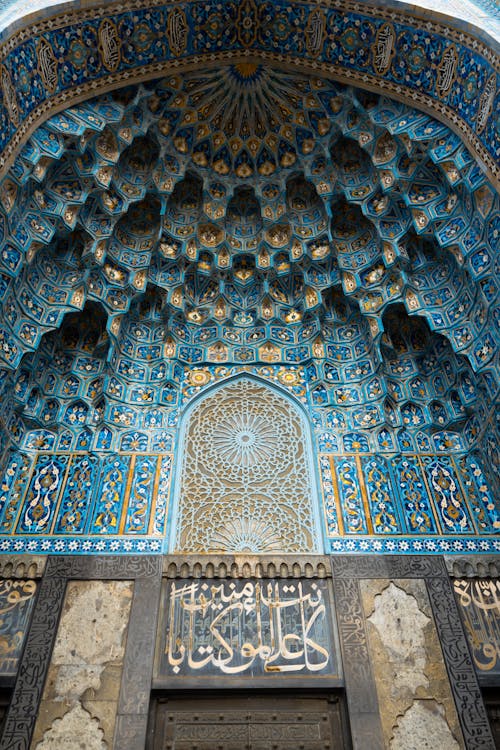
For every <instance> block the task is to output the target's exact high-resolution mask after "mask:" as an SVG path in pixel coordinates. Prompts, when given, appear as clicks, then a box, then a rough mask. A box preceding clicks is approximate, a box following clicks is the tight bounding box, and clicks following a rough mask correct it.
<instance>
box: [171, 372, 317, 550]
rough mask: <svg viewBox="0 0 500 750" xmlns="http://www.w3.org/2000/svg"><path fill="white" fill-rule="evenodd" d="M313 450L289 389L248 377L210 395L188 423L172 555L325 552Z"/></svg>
mask: <svg viewBox="0 0 500 750" xmlns="http://www.w3.org/2000/svg"><path fill="white" fill-rule="evenodd" d="M311 445H312V443H311V432H310V426H309V423H308V419H307V416H306V413H305V410H304V409H303V407H302V406H301V405H300V404H299V403H298V402H297V401H295V400H294V399H292V398H291V397H290V395H289V394H288V393H286V392H285V391H283V390H282V389H280V388H277V387H275V386H273V385H271V384H269V383H268V382H266V381H265V380H262V379H260V378H256V377H254V376H251V375H247V374H241V375H237V376H235V377H233V378H229V379H227V380H224V381H223V382H222V383H218V384H216V385H214V386H212V387H210V388H208V389H206V390H205V391H204V392H203V393H202V394H200V396H199V397H198V398H196V399H195V400H193V401H192V402H191V403H190V404H189V406H188V407H187V409H186V411H185V413H184V415H183V417H182V422H181V429H180V439H179V451H178V466H177V481H176V483H175V484H176V493H175V497H174V504H173V507H174V511H173V518H172V524H171V533H170V546H171V549H172V551H176V552H190V553H198V554H200V553H214V552H219V553H226V552H233V553H235V552H236V553H238V552H241V553H253V554H258V553H276V552H281V553H285V552H290V553H294V552H298V553H305V552H317V551H319V549H320V547H321V544H320V533H319V528H320V526H319V523H318V507H319V506H318V501H317V484H316V475H315V470H314V465H313V460H312V448H311Z"/></svg>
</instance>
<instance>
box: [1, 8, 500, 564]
mask: <svg viewBox="0 0 500 750" xmlns="http://www.w3.org/2000/svg"><path fill="white" fill-rule="evenodd" d="M195 5H196V4H195V3H193V4H192V5H191V6H190V7H189V8H188V7H187V6H186V7H184V6H181V5H178V6H175V7H174V8H170V9H168V10H167V11H165V9H164V8H163V6H159V5H158V6H157V7H156V8H155V10H154V11H148V12H149V15H147V17H146V16H145V15H144V14H143V9H141V11H138V12H137V15H134V17H132V16H131V15H130V14H126V15H125V16H123V17H122V16H120V18H119V19H114V20H113V19H110V18H106V17H104V16H105V14H104V11H103V12H102V13H101V12H100V13H97V14H94V17H92V18H91V17H90V16H88V15H87V16H85V17H82V18H83V21H84V24H83V25H81V26H80V27H79V33H78V35H76V34H74V33H72V32H69V31H68V28H69V27H68V24H71V23H72V21H71V17H70V16H67V17H64V18H62V17H61V18H60V19H59V21H58V22H57V23H56V24H54V25H52V26H50V25H47V24H46V25H45V26H44V25H43V23H41V24H40V25H39V27H36V28H35V29H34V34H33V36H32V39H31V40H30V45H31V46H29V45H28V47H27V46H26V44H27V43H26V40H24V39H23V38H21V36H18V37H15V38H13V39H12V40H11V42H9V45H8V50H6V52H7V57H6V58H5V60H4V64H3V67H2V78H1V81H2V92H3V105H2V107H3V109H2V108H1V107H0V119H1V118H3V120H2V124H3V129H2V136H1V137H2V138H3V139H4V140H3V141H2V148H5V154H6V156H8V153H9V148H10V146H9V143H8V141H10V144H15V143H16V138H18V137H19V138H21V137H23V138H24V135H23V128H25V127H26V126H27V124H28V123H30V122H32V123H34V122H35V121H36V118H37V117H39V111H38V110H37V107H39V105H40V103H41V102H46V103H47V107H46V108H45V110H44V113H45V114H44V122H43V124H42V125H41V126H40V127H38V129H35V130H34V132H32V133H31V134H30V135H29V137H27V138H24V140H25V143H24V146H23V147H22V149H21V150H20V152H19V154H18V155H17V157H16V158H15V160H14V161H12V160H11V161H10V162H9V164H10V167H9V169H8V172H7V173H6V176H5V178H4V180H3V183H2V185H1V194H0V395H1V404H0V418H1V419H2V425H3V429H2V445H1V452H2V454H3V458H2V473H3V480H2V484H1V492H2V494H1V496H0V533H1V534H2V539H1V541H0V549H2V550H19V551H23V550H25V551H32V552H76V553H79V552H81V553H85V552H113V551H114V552H155V551H161V550H164V551H165V550H166V549H167V548H168V543H167V542H166V539H167V538H168V535H169V534H168V533H167V532H168V531H169V530H168V523H169V521H168V519H169V495H170V482H171V473H172V471H173V470H174V469H178V466H179V462H180V460H181V456H180V452H181V442H180V429H181V427H182V422H181V416H182V414H183V413H184V410H185V408H186V407H187V406H188V404H189V403H190V402H191V400H192V399H194V398H195V397H197V396H199V395H200V394H203V393H205V391H206V390H207V389H208V388H209V387H210V386H212V385H214V384H219V383H223V382H224V381H225V380H226V379H227V378H229V377H231V376H234V375H239V374H242V373H246V375H247V376H248V377H252V376H253V377H256V378H259V379H260V380H261V381H265V382H267V383H268V384H270V385H272V386H274V387H276V388H277V389H278V390H281V391H282V392H283V391H284V392H287V393H288V395H289V396H290V397H292V398H293V399H296V400H297V401H298V402H300V403H301V404H302V407H303V409H304V410H305V412H306V413H307V416H308V421H309V424H310V426H311V430H312V436H313V446H312V447H313V453H314V454H315V455H316V457H317V461H318V471H319V475H320V483H321V496H322V503H323V510H324V514H323V515H324V529H323V531H324V537H325V540H326V541H325V544H326V547H327V549H329V550H331V551H333V552H335V551H339V552H342V551H344V552H346V551H347V552H349V551H380V552H412V553H413V552H419V551H425V552H431V553H432V552H453V551H457V552H463V551H470V552H474V551H494V550H495V549H497V548H498V547H499V546H500V542H498V541H496V540H495V538H494V536H495V535H498V530H499V528H500V516H499V506H498V503H499V501H500V499H499V497H498V489H499V487H500V456H499V447H498V446H499V444H500V421H499V419H500V417H499V414H498V398H499V386H500V377H499V374H500V370H499V341H500V334H499V321H500V314H499V311H500V306H499V290H498V267H499V266H498V263H499V257H498V252H499V235H500V212H499V199H498V195H497V194H496V193H495V190H494V188H493V186H492V184H491V183H490V182H489V181H488V179H487V177H486V175H485V173H484V172H483V171H482V169H480V167H479V165H478V163H477V161H476V160H475V158H474V157H473V156H472V155H471V152H470V151H469V150H468V149H467V147H466V146H465V144H464V141H463V140H461V139H460V137H459V136H458V135H457V134H456V133H455V132H452V130H450V129H449V127H448V126H447V125H444V124H443V123H442V122H439V121H438V120H437V119H435V118H434V117H432V116H430V115H428V114H424V113H423V112H422V111H419V110H417V109H415V108H413V107H411V106H409V105H408V104H403V103H399V102H396V101H395V100H394V99H389V98H387V97H386V96H385V95H382V94H380V92H379V93H367V92H366V91H362V90H361V89H356V88H352V87H350V86H347V85H345V84H343V83H339V82H333V81H332V80H331V79H329V78H328V77H326V76H325V71H324V70H322V68H321V65H322V64H323V63H324V64H325V65H326V64H327V63H326V62H325V59H326V58H325V59H324V58H323V56H327V55H330V58H329V62H328V65H330V64H332V59H331V55H332V54H333V55H335V56H336V58H335V60H336V64H338V65H339V66H340V67H339V68H338V70H341V69H342V70H343V71H344V72H343V73H342V74H341V77H342V76H344V78H345V76H346V73H345V71H346V70H350V71H351V72H352V76H351V77H350V79H349V80H350V81H351V82H354V81H356V80H357V79H356V75H357V73H356V75H355V74H354V68H355V67H356V66H361V67H362V68H363V70H364V73H363V75H365V79H364V81H365V83H366V82H369V81H370V80H371V79H370V76H371V75H374V73H373V71H375V72H376V73H377V75H378V77H379V78H383V79H384V81H385V84H384V85H385V86H386V91H387V92H388V93H391V92H392V93H395V92H396V93H397V91H396V87H399V92H400V94H401V92H403V94H405V95H406V96H407V94H408V91H409V90H413V91H415V92H416V91H417V90H420V91H422V92H425V93H422V96H421V97H420V98H419V97H418V96H416V95H415V96H414V101H415V103H416V104H417V105H423V104H425V106H427V108H428V109H430V110H433V111H436V112H439V114H440V116H443V117H444V116H445V115H446V116H447V117H450V112H452V111H453V110H455V111H457V112H458V109H459V110H460V118H458V119H457V117H458V116H457V117H456V118H455V120H453V123H454V128H455V130H459V131H461V132H462V135H464V136H466V138H467V139H468V143H469V146H470V148H473V149H474V152H475V153H476V154H477V153H480V154H481V155H482V157H483V159H484V161H485V163H486V164H487V166H488V167H489V169H490V174H491V175H493V174H494V172H495V164H494V162H495V155H496V154H497V150H498V132H497V131H498V128H497V125H498V123H496V120H495V117H494V114H493V113H494V112H495V104H494V102H495V95H496V94H495V87H496V82H495V81H496V79H495V78H494V75H493V73H491V71H490V69H489V67H488V66H489V65H490V62H491V55H489V56H488V54H486V53H485V52H484V50H482V49H481V50H479V48H478V47H477V45H476V51H477V54H479V53H481V54H482V55H483V56H482V57H481V59H480V60H479V58H478V59H476V58H475V57H474V55H475V54H476V52H474V54H473V52H472V48H471V49H468V48H467V49H466V48H464V47H462V46H461V44H462V43H463V44H465V42H466V41H467V40H466V37H465V35H463V39H462V41H460V40H458V39H455V36H454V34H453V33H451V32H450V33H449V34H448V38H447V40H446V41H444V36H443V37H441V36H440V33H441V32H440V30H439V29H438V27H437V26H436V28H434V29H433V34H432V44H429V43H428V42H427V34H428V31H425V33H424V32H423V31H422V30H421V31H418V32H417V31H415V29H414V28H413V27H412V29H411V33H410V31H409V28H410V27H409V26H408V28H407V27H405V26H404V24H403V19H402V17H401V19H400V20H399V21H396V17H394V18H391V19H389V18H385V17H384V18H383V17H382V16H383V15H384V14H383V12H382V11H381V10H380V11H377V13H378V14H379V16H380V18H378V20H377V19H376V18H375V16H374V15H373V13H374V12H375V11H373V9H372V10H370V9H368V7H367V10H366V14H367V16H366V17H365V18H363V17H362V16H361V15H360V14H359V12H358V11H354V10H353V9H351V10H350V11H349V14H344V16H342V17H340V16H338V11H337V10H334V9H322V8H320V7H319V6H318V8H316V9H303V8H302V6H301V8H299V7H298V6H295V5H293V4H287V5H286V6H285V5H282V4H280V3H276V4H274V5H273V7H272V8H270V9H269V17H268V18H266V20H265V22H264V20H263V17H262V11H263V6H262V5H261V4H260V3H258V2H254V1H253V0H249V1H248V2H245V3H243V4H241V3H240V4H239V5H237V6H236V5H234V6H233V5H231V4H228V3H226V4H224V9H225V12H226V13H227V18H225V21H224V25H221V22H220V21H221V19H220V9H221V7H222V5H221V6H220V7H219V6H218V7H217V8H216V7H215V6H214V7H212V6H211V5H210V4H208V5H207V4H205V5H204V6H203V8H202V7H201V6H200V7H198V6H197V5H196V8H197V9H198V10H197V14H196V16H194V15H193V12H194V10H193V9H194V8H195ZM358 10H359V9H358ZM299 11H300V12H299ZM300 13H302V15H300ZM356 13H357V15H356ZM370 13H371V14H372V15H371V16H370ZM231 14H233V15H231ZM368 16H370V17H369V18H368ZM82 18H81V19H80V20H82ZM44 23H45V22H44ZM405 23H408V24H410V26H411V23H410V21H409V20H408V19H406V20H405ZM160 28H161V29H166V39H165V36H163V37H162V38H163V40H164V41H163V47H162V48H161V49H160V46H161V45H159V41H158V29H160ZM298 28H300V29H304V30H305V34H304V35H303V38H302V36H301V32H299V31H296V32H294V34H292V33H291V30H293V29H298ZM332 28H334V29H335V40H336V41H335V45H332V44H331V43H330V42H328V39H329V36H328V35H329V33H330V31H329V30H331V29H332ZM162 33H163V32H162ZM197 35H198V36H197ZM214 40H215V41H214ZM217 40H219V42H220V44H219V47H220V48H222V49H223V50H226V51H231V54H232V51H234V50H238V49H239V50H240V52H241V49H245V50H255V49H261V48H262V47H265V48H266V49H267V50H269V45H271V47H273V50H278V51H279V50H282V53H280V54H285V52H286V55H288V54H290V55H294V54H297V55H300V56H302V58H304V59H305V58H307V57H308V56H312V57H314V59H315V60H316V62H317V73H316V75H314V76H313V75H309V74H307V75H306V74H305V73H303V72H299V71H296V72H293V71H292V69H291V68H290V67H289V68H288V69H287V70H286V71H285V70H281V69H280V67H279V66H278V67H273V66H272V65H270V64H267V63H266V54H265V53H266V49H263V54H262V58H261V62H259V63H257V62H254V60H253V59H251V55H249V56H248V59H245V60H244V61H243V62H242V61H241V59H238V60H236V61H231V54H229V53H228V55H227V56H226V59H225V60H224V61H219V63H218V65H217V67H213V66H212V67H204V66H203V65H198V69H197V70H190V71H188V72H183V73H182V74H181V73H178V72H177V71H176V69H175V67H173V68H172V69H171V70H170V71H169V72H168V75H167V77H164V78H158V75H159V74H160V72H161V70H162V68H161V64H160V63H159V62H158V61H163V62H164V61H165V60H167V59H168V58H169V56H170V57H171V56H172V55H173V56H175V57H177V58H180V57H182V55H184V54H186V55H188V54H194V51H195V49H198V47H199V49H200V50H201V49H202V48H203V52H202V53H201V52H200V54H201V57H199V58H198V63H199V62H200V60H201V59H202V57H203V55H205V54H206V55H208V54H212V53H211V52H210V51H211V50H212V49H213V45H214V44H217ZM464 40H465V41H464ZM203 45H204V46H203ZM259 45H260V47H259ZM273 45H274V46H273ZM287 45H288V46H287ZM300 45H302V46H300ZM299 47H300V49H299ZM55 49H57V57H56V56H55V53H54V50H55ZM332 50H334V52H333V51H332ZM403 50H404V54H403ZM478 50H479V51H478ZM92 51H93V54H92ZM483 53H484V54H483ZM273 54H274V52H273ZM286 55H285V57H286ZM33 56H35V57H36V61H37V64H36V66H34V64H33V60H34V59H35V58H34V57H33ZM431 58H432V60H433V62H432V73H430V68H429V65H430V60H431ZM214 59H215V58H214ZM30 60H31V61H32V62H30ZM154 60H156V61H157V62H158V67H157V68H155V69H153V68H150V69H148V70H149V72H148V77H153V74H154V73H156V78H155V80H152V81H150V82H149V83H144V82H143V83H141V84H137V83H134V81H133V79H134V75H135V74H136V73H137V71H139V70H142V71H144V70H146V67H147V65H152V64H153V63H152V61H154ZM284 60H285V58H283V60H282V61H284ZM162 64H163V63H162ZM92 66H94V67H92ZM127 66H128V67H127ZM125 70H128V71H129V73H128V74H129V79H130V85H129V86H127V87H125V88H122V89H116V88H115V90H114V91H112V92H111V93H101V94H99V96H97V97H96V98H94V99H92V100H89V99H87V100H86V101H84V102H83V103H74V102H68V103H67V105H66V108H65V109H63V110H62V111H58V112H56V113H55V114H54V111H53V110H52V109H51V108H52V107H53V106H54V107H56V106H58V105H60V104H61V102H62V101H63V100H62V99H61V97H62V96H63V93H64V92H65V91H67V90H69V88H70V87H75V86H76V87H78V86H79V87H80V89H79V91H80V95H79V96H80V98H82V96H85V95H86V94H87V93H88V91H89V89H88V86H89V85H90V79H92V80H93V81H96V82H97V81H101V82H102V83H103V85H104V83H105V82H106V81H107V82H108V83H109V81H110V78H109V77H110V76H111V75H116V78H115V79H114V83H113V87H116V84H117V82H118V81H119V80H120V76H123V75H124V71H125ZM463 70H467V76H465V74H463V73H462V72H461V73H460V75H459V71H463ZM134 71H135V72H134ZM358 73H359V71H358ZM163 75H165V72H164V73H163ZM377 81H378V82H377V85H381V84H380V80H378V79H377ZM402 81H404V83H402ZM99 85H100V84H99ZM412 87H413V88H412ZM96 91H97V89H95V90H94V93H96ZM458 102H460V107H458ZM58 108H59V109H61V107H60V106H58ZM472 128H474V131H475V132H474V134H473V133H472V130H471V129H472ZM9 158H10V157H9ZM259 387H261V386H259ZM207 392H208V391H207ZM209 398H210V397H209ZM276 398H279V397H278V396H276Z"/></svg>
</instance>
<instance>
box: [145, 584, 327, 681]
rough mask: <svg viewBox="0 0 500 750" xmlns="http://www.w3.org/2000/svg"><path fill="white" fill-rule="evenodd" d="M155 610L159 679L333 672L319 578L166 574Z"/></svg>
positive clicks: (324, 597)
mask: <svg viewBox="0 0 500 750" xmlns="http://www.w3.org/2000/svg"><path fill="white" fill-rule="evenodd" d="M162 617H163V625H162V627H161V628H160V637H159V643H158V653H157V668H156V676H157V679H160V680H161V679H162V678H169V679H171V678H172V677H195V678H199V677H210V676H214V675H217V676H219V677H222V676H225V677H228V678H235V677H238V676H241V677H248V676H254V677H263V678H266V679H269V677H270V676H273V675H275V676H276V675H281V676H286V677H294V676H295V677H299V678H301V679H302V678H303V677H304V676H309V677H315V676H319V677H336V676H337V673H338V665H337V657H336V653H335V651H336V649H335V648H334V646H333V643H334V640H333V637H332V620H331V605H330V602H329V593H328V585H327V583H326V582H325V581H320V580H293V581H290V580H269V579H266V580H248V579H247V580H221V579H218V580H213V579H212V580H209V579H206V580H196V581H185V580H183V581H178V580H174V581H168V582H165V588H164V592H163V605H162Z"/></svg>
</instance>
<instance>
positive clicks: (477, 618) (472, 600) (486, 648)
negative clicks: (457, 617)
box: [454, 578, 500, 675]
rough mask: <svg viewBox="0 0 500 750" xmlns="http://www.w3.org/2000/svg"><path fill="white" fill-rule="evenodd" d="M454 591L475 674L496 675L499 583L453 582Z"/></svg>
mask: <svg viewBox="0 0 500 750" xmlns="http://www.w3.org/2000/svg"><path fill="white" fill-rule="evenodd" d="M454 590H455V596H456V598H457V602H458V606H459V609H460V612H461V614H462V618H463V621H464V625H465V631H466V633H467V637H468V639H469V645H470V648H471V651H472V657H473V659H474V666H475V667H476V670H477V671H478V673H479V674H480V675H481V674H490V675H492V674H495V675H500V581H498V580H496V579H491V578H484V579H477V578H476V579H457V580H455V581H454Z"/></svg>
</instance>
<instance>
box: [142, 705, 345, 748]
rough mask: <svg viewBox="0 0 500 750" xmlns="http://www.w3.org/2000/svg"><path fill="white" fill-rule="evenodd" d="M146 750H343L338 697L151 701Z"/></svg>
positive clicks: (343, 722) (341, 718) (340, 711)
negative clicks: (150, 717)
mask: <svg viewBox="0 0 500 750" xmlns="http://www.w3.org/2000/svg"><path fill="white" fill-rule="evenodd" d="M149 739H150V744H149V747H150V748H151V749H152V750H348V748H350V742H349V740H348V729H347V721H346V715H345V709H344V704H343V700H342V696H341V695H339V694H319V695H318V694H314V693H312V694H309V695H305V694H293V695H290V694H285V693H278V692H273V693H266V694H254V693H247V694H240V693H233V694H231V693H218V694H214V693H204V694H199V693H198V694H196V695H192V694H190V695H189V696H186V697H179V696H178V695H177V696H172V697H168V696H166V697H162V698H159V699H157V700H156V702H155V705H154V707H153V710H152V720H151V726H150V737H149Z"/></svg>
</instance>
